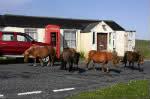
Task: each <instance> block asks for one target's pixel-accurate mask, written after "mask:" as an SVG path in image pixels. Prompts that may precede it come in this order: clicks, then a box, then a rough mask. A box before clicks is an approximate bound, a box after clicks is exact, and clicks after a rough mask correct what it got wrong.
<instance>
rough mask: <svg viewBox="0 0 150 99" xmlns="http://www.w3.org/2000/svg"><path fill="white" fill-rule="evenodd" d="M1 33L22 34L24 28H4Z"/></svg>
mask: <svg viewBox="0 0 150 99" xmlns="http://www.w3.org/2000/svg"><path fill="white" fill-rule="evenodd" d="M3 31H8V32H9V31H10V32H12V31H13V32H21V33H24V28H19V27H4V28H3Z"/></svg>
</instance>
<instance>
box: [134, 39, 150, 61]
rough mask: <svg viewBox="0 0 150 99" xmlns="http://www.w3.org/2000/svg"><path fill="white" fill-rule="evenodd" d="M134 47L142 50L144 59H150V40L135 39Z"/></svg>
mask: <svg viewBox="0 0 150 99" xmlns="http://www.w3.org/2000/svg"><path fill="white" fill-rule="evenodd" d="M135 48H136V50H139V51H141V52H142V54H143V55H144V58H145V59H150V40H136V42H135Z"/></svg>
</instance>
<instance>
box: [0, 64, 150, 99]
mask: <svg viewBox="0 0 150 99" xmlns="http://www.w3.org/2000/svg"><path fill="white" fill-rule="evenodd" d="M79 67H80V68H81V69H80V70H79V71H74V72H68V71H64V70H59V64H57V65H55V66H54V67H53V68H50V67H40V66H38V67H33V66H31V64H30V63H28V64H0V98H7V99H63V98H64V97H66V96H69V95H73V94H76V93H78V92H82V91H88V90H94V89H96V88H102V87H106V86H110V85H112V84H115V83H117V82H127V81H129V80H135V79H150V62H149V61H146V62H145V64H144V65H143V66H142V67H143V68H144V71H143V72H139V71H138V70H131V69H129V68H126V69H125V70H124V68H123V67H122V66H121V67H120V69H112V71H111V72H110V73H109V75H108V74H105V73H102V72H101V71H100V70H96V71H95V70H93V69H92V70H88V71H86V70H85V69H84V64H83V63H80V65H79ZM119 70H121V72H119ZM66 88H67V89H66Z"/></svg>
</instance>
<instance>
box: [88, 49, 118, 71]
mask: <svg viewBox="0 0 150 99" xmlns="http://www.w3.org/2000/svg"><path fill="white" fill-rule="evenodd" d="M91 60H92V61H93V63H102V71H103V72H104V71H105V70H104V69H107V72H109V68H108V67H107V64H108V62H110V61H111V62H112V63H113V65H116V64H117V63H119V61H120V59H119V57H118V56H117V54H116V53H111V52H107V51H96V50H91V51H89V54H88V59H87V64H86V65H87V68H88V65H89V63H90V61H91Z"/></svg>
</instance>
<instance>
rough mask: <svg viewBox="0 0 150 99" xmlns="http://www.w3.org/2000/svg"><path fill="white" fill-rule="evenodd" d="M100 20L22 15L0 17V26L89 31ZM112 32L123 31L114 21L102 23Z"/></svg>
mask: <svg viewBox="0 0 150 99" xmlns="http://www.w3.org/2000/svg"><path fill="white" fill-rule="evenodd" d="M101 21H102V20H91V19H72V18H57V17H37V16H24V15H10V14H5V15H0V26H12V27H33V28H34V27H35V28H44V27H45V26H46V25H48V24H54V25H59V26H60V27H61V28H67V29H71V28H72V29H81V30H83V31H90V29H92V28H93V27H94V26H96V25H97V24H98V23H99V22H101ZM104 22H106V24H108V25H109V26H110V27H111V28H112V29H113V30H123V31H124V29H123V28H122V27H121V26H119V25H118V24H117V23H116V22H114V21H104Z"/></svg>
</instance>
